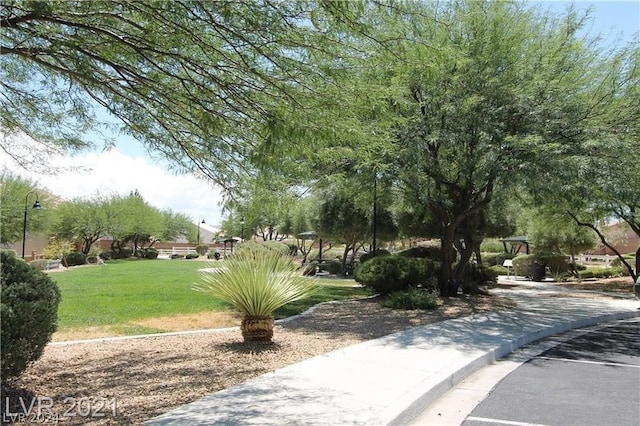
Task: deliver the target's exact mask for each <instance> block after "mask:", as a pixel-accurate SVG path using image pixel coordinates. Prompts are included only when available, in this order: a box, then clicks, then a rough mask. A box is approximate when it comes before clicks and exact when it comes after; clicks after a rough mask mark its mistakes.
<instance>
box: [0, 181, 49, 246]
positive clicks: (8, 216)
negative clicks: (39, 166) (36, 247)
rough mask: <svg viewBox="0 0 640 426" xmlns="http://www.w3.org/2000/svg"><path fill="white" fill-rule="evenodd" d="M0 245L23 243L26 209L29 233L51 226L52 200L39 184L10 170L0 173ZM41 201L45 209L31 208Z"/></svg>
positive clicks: (35, 232)
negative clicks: (0, 224) (49, 223)
mask: <svg viewBox="0 0 640 426" xmlns="http://www.w3.org/2000/svg"><path fill="white" fill-rule="evenodd" d="M0 188H1V190H0V223H2V226H0V243H1V244H10V243H14V242H16V241H21V240H22V233H23V227H24V225H25V222H24V209H25V208H27V210H28V211H27V222H26V230H27V232H28V233H30V234H37V233H39V232H43V231H44V230H45V229H46V228H47V226H48V220H49V214H48V211H50V210H52V204H53V202H52V201H53V199H52V197H51V196H50V195H49V193H48V192H47V191H45V190H43V189H41V188H38V187H37V185H36V184H35V183H34V182H32V181H30V180H28V179H24V178H22V177H20V176H18V175H16V174H13V173H11V172H9V171H8V170H6V169H5V170H2V172H0ZM36 200H38V201H39V202H40V205H41V206H43V209H40V210H36V209H32V206H33V205H34V203H35V201H36Z"/></svg>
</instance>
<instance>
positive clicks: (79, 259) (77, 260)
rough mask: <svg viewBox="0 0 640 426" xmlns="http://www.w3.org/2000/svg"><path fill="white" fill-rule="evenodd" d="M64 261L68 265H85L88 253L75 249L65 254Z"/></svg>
mask: <svg viewBox="0 0 640 426" xmlns="http://www.w3.org/2000/svg"><path fill="white" fill-rule="evenodd" d="M62 263H63V264H64V265H66V266H78V265H84V264H85V263H87V255H86V254H84V253H78V252H77V251H73V252H71V253H67V254H66V255H65V256H64V261H63V262H62Z"/></svg>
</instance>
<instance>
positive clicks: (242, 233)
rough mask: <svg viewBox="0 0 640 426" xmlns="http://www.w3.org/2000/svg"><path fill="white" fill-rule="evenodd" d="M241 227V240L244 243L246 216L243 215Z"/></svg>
mask: <svg viewBox="0 0 640 426" xmlns="http://www.w3.org/2000/svg"><path fill="white" fill-rule="evenodd" d="M240 225H241V228H240V229H241V230H240V239H241V240H242V241H244V215H242V217H241V218H240Z"/></svg>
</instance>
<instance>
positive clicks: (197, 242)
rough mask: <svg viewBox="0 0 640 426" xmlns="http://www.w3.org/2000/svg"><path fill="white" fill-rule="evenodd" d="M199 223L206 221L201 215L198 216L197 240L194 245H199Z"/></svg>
mask: <svg viewBox="0 0 640 426" xmlns="http://www.w3.org/2000/svg"><path fill="white" fill-rule="evenodd" d="M201 220H202V221H201ZM201 223H206V222H205V221H204V217H202V216H200V217H199V218H198V238H197V241H196V246H199V245H200V224H201Z"/></svg>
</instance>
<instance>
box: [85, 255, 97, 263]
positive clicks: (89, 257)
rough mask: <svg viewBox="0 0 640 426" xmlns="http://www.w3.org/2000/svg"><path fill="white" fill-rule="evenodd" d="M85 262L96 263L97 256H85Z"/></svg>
mask: <svg viewBox="0 0 640 426" xmlns="http://www.w3.org/2000/svg"><path fill="white" fill-rule="evenodd" d="M87 263H90V264H95V263H98V256H87Z"/></svg>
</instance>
